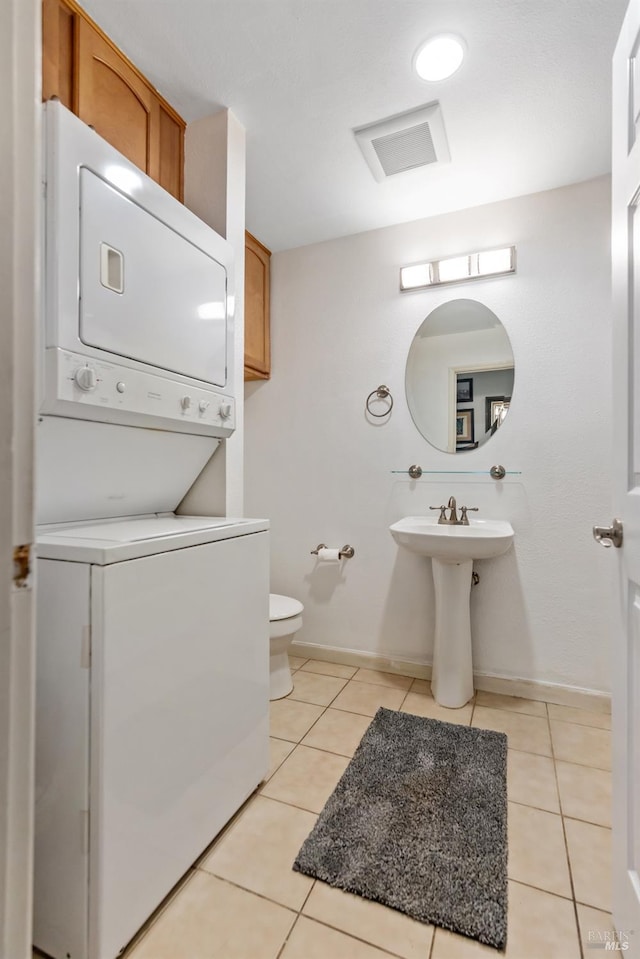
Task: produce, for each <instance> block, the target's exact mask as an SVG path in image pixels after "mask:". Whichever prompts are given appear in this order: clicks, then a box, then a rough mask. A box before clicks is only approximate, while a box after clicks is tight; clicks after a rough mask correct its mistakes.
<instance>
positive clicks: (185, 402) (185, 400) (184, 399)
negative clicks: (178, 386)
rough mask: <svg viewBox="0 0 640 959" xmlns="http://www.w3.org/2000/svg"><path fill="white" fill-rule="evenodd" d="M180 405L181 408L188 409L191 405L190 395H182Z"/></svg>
mask: <svg viewBox="0 0 640 959" xmlns="http://www.w3.org/2000/svg"><path fill="white" fill-rule="evenodd" d="M180 406H181V407H182V409H183V410H188V409H190V407H191V397H190V396H183V397H182V399H181V400H180Z"/></svg>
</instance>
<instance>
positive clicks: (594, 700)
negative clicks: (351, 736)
mask: <svg viewBox="0 0 640 959" xmlns="http://www.w3.org/2000/svg"><path fill="white" fill-rule="evenodd" d="M290 652H291V655H292V656H299V657H300V658H301V659H318V660H320V661H321V662H325V663H340V665H342V666H359V667H362V668H364V669H380V670H382V671H383V672H385V673H398V674H400V675H403V676H413V677H414V678H415V679H431V664H430V663H415V662H410V661H409V660H405V659H389V658H388V657H386V656H379V655H377V653H365V652H361V651H360V650H357V649H341V648H339V647H337V646H320V645H318V644H316V643H298V642H295V641H294V642H293V643H292V644H291V650H290ZM473 684H474V686H475V688H476V689H482V690H484V691H485V692H488V693H499V694H501V695H503V696H519V697H521V698H523V699H535V700H538V701H540V702H544V703H555V704H557V705H558V706H574V707H577V708H578V709H591V710H593V711H596V712H600V713H610V712H611V696H609V695H608V694H607V693H602V692H599V691H598V690H595V689H582V688H581V687H579V686H563V685H561V684H560V683H542V682H539V681H538V680H533V679H517V678H514V677H510V676H487V675H485V674H484V673H474V677H473Z"/></svg>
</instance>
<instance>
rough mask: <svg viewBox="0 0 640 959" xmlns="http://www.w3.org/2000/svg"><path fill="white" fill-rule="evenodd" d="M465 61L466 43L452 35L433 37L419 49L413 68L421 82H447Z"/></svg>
mask: <svg viewBox="0 0 640 959" xmlns="http://www.w3.org/2000/svg"><path fill="white" fill-rule="evenodd" d="M463 59H464V43H463V42H462V40H461V39H460V38H459V37H454V36H452V35H451V34H447V35H446V36H439V37H431V39H430V40H427V41H426V43H423V44H422V46H421V47H420V48H419V49H418V52H417V53H416V55H415V57H414V60H413V66H414V69H415V71H416V73H417V74H418V76H419V77H420V79H421V80H430V81H431V82H434V81H437V80H446V79H447V77H450V76H453V74H454V73H455V72H456V70H457V69H458V67H459V66H460V64H461V63H462V61H463Z"/></svg>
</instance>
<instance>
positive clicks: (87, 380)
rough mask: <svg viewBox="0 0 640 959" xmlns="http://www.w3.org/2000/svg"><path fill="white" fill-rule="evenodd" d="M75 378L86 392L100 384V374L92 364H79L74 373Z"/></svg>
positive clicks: (77, 383) (78, 385)
mask: <svg viewBox="0 0 640 959" xmlns="http://www.w3.org/2000/svg"><path fill="white" fill-rule="evenodd" d="M73 379H74V382H75V384H76V386H77V387H78V389H81V390H83V391H84V392H85V393H90V392H91V390H95V388H96V386H97V385H98V375H97V373H96V371H95V370H94V368H93V367H92V366H79V367H78V369H77V370H76V371H75V373H74V374H73Z"/></svg>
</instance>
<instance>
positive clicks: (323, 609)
mask: <svg viewBox="0 0 640 959" xmlns="http://www.w3.org/2000/svg"><path fill="white" fill-rule="evenodd" d="M511 243H515V244H516V245H517V249H518V272H517V274H516V275H515V276H509V277H504V278H502V279H499V278H497V279H485V280H481V281H477V282H469V283H465V284H464V285H461V286H457V287H453V286H449V287H446V288H439V289H432V290H425V291H421V292H417V293H411V294H403V295H400V294H399V293H398V270H399V267H400V266H401V265H402V264H405V263H415V262H419V261H421V260H423V259H424V260H430V259H435V258H437V257H443V256H447V255H453V254H455V253H460V252H466V251H468V250H473V249H486V248H491V247H493V246H506V245H509V244H511ZM457 296H465V297H471V298H476V299H478V300H480V301H481V302H482V303H484V304H486V305H487V306H488V307H489V308H490V309H491V310H493V311H494V312H495V313H496V314H497V316H498V317H499V318H500V319H501V320H502V322H503V324H504V326H505V328H506V330H507V332H508V334H509V337H510V339H511V344H512V347H513V352H514V356H515V366H516V384H515V389H514V394H513V400H512V406H511V411H510V413H509V416H508V417H507V419H506V421H505V423H504V425H503V426H502V427H501V429H500V430H499V432H498V433H497V434H496V435H495V436H494V437H493V438H492V440H491V441H490V442H489V443H487V444H486V445H485V446H484V447H481V448H480V449H478V450H474V451H471V452H468V453H464V454H458V455H456V456H455V457H452V456H451V455H450V454H446V453H442V452H439V451H437V450H435V449H434V448H433V447H431V446H430V445H429V444H428V443H427V442H426V441H425V440H424V439H423V438H422V437H421V436H420V435H419V433H418V432H417V430H416V428H415V427H414V425H413V423H412V421H411V417H410V415H409V412H408V409H407V405H406V402H405V397H404V373H405V362H406V357H407V352H408V349H409V346H410V344H411V341H412V338H413V335H414V333H415V331H416V330H417V329H418V327H419V326H420V324H421V322H422V320H423V319H424V317H425V316H426V315H427V314H428V313H429V312H430V311H431V310H432V309H434V308H435V307H436V306H439V305H440V304H441V303H443V302H445V301H447V300H449V299H451V298H454V297H457ZM271 314H272V336H273V341H272V352H273V374H272V378H271V380H270V381H268V382H264V383H256V384H251V385H249V386H248V387H247V390H246V409H245V412H246V421H245V426H246V434H245V436H246V448H245V466H246V472H245V497H246V499H245V511H246V513H247V515H256V516H268V517H270V518H271V520H272V589H274V590H275V591H278V592H283V593H289V594H291V595H292V596H296V597H297V598H298V599H300V600H301V601H302V602H303V603H304V605H305V614H304V626H303V629H302V631H301V633H300V634H299V638H300V640H301V641H303V642H307V643H315V644H324V645H327V646H333V647H338V648H341V649H351V650H358V651H369V652H373V653H377V654H379V655H382V656H385V657H388V658H390V659H396V660H402V659H405V660H409V661H413V662H418V663H428V662H430V660H431V652H432V641H433V617H434V610H433V586H432V582H431V570H430V564H429V561H428V560H423V559H421V558H419V557H417V556H414V555H412V554H410V553H408V552H407V551H404V550H401V549H399V548H398V547H396V545H395V544H394V542H393V541H392V539H391V536H390V534H389V532H388V529H387V527H388V525H389V524H390V523H391V522H393V521H394V520H396V519H398V518H399V517H401V516H403V515H410V514H417V513H424V512H425V511H427V510H428V507H429V506H430V505H432V504H440V503H442V502H444V501H446V497H448V496H449V495H450V494H454V495H455V496H456V497H457V498H458V501H459V502H461V503H466V504H468V505H473V506H479V507H480V513H479V515H480V516H484V517H496V518H500V517H504V518H507V519H510V520H511V522H512V524H513V526H514V529H515V532H516V544H515V549H514V550H513V551H511V552H510V553H508V554H506V555H505V556H503V557H501V558H499V559H496V560H493V561H491V562H487V563H484V564H482V565H480V564H479V565H478V570H479V572H480V575H481V582H480V585H479V586H478V587H477V588H475V589H474V590H473V595H472V624H473V633H474V659H475V668H476V670H477V671H478V672H481V673H485V674H490V675H497V676H506V677H518V678H524V679H532V680H537V681H544V682H557V683H561V684H568V685H574V686H578V687H585V688H590V689H597V690H606V689H607V688H608V686H609V670H608V661H609V652H608V648H607V636H608V622H607V621H608V617H609V615H610V612H611V610H610V601H611V593H612V589H611V588H610V584H611V582H612V580H611V579H610V576H609V570H610V567H611V566H612V565H613V559H612V557H611V555H610V552H609V551H605V550H602V549H598V548H597V547H596V545H595V544H594V543H593V541H592V538H591V526H592V524H593V523H594V522H597V521H599V520H600V519H602V518H604V519H605V520H607V521H608V520H609V519H610V515H611V505H610V488H609V486H610V483H609V472H610V463H609V452H610V443H611V440H610V428H611V410H610V400H609V391H610V385H609V384H610V304H609V180H608V178H600V179H598V180H594V181H590V182H587V183H582V184H577V185H574V186H571V187H567V188H563V189H559V190H554V191H550V192H547V193H541V194H537V195H534V196H526V197H520V198H518V199H515V200H509V201H506V202H503V203H496V204H491V205H488V206H484V207H478V208H474V209H471V210H465V211H462V212H460V213H454V214H450V215H446V216H441V217H435V218H432V219H428V220H421V221H416V222H413V223H407V224H402V225H398V226H395V227H389V228H385V229H381V230H376V231H372V232H369V233H364V234H359V235H357V236H352V237H346V238H342V239H339V240H335V241H330V242H326V243H320V244H316V245H312V246H307V247H302V248H299V249H294V250H289V251H286V252H283V253H279V254H276V255H275V256H274V257H273V260H272V307H271ZM380 383H385V384H386V385H387V386H389V387H390V388H391V390H392V393H393V396H394V398H395V406H394V408H393V412H392V414H391V416H390V417H389V418H388V419H387V420H375V421H373V420H371V421H369V420H368V419H367V417H366V416H365V413H364V400H365V397H366V396H367V394H368V393H369V392H370V391H371V390H373V389H375V387H377V386H378V385H379V384H380ZM411 463H419V464H420V465H421V466H422V468H423V469H424V470H429V469H431V470H451V469H456V470H459V469H463V468H464V469H469V470H488V469H489V467H490V466H491V465H492V464H494V463H502V464H504V466H505V467H506V468H507V469H508V470H518V471H521V475H519V476H513V477H508V478H507V479H505V480H504V481H502V483H496V482H494V481H493V480H491V479H489V478H488V477H485V476H469V477H465V476H459V475H455V474H452V475H449V476H447V475H438V474H435V475H431V476H429V475H425V476H424V477H423V478H422V479H421V480H419V481H411V480H409V478H408V477H407V476H406V475H394V474H393V473H392V470H406V469H407V467H408V466H409V465H410V464H411ZM321 541H322V542H325V543H326V544H328V545H330V546H342V545H343V544H345V543H347V542H349V543H350V544H351V545H353V546H354V547H355V550H356V555H355V557H354V558H353V559H352V560H348V561H346V562H343V564H342V566H341V568H338V567H331V566H318V565H317V564H316V562H315V558H314V557H313V556H311V555H310V550H311V549H312V548H313V547H315V546H316V545H317V544H318V543H319V542H321Z"/></svg>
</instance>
